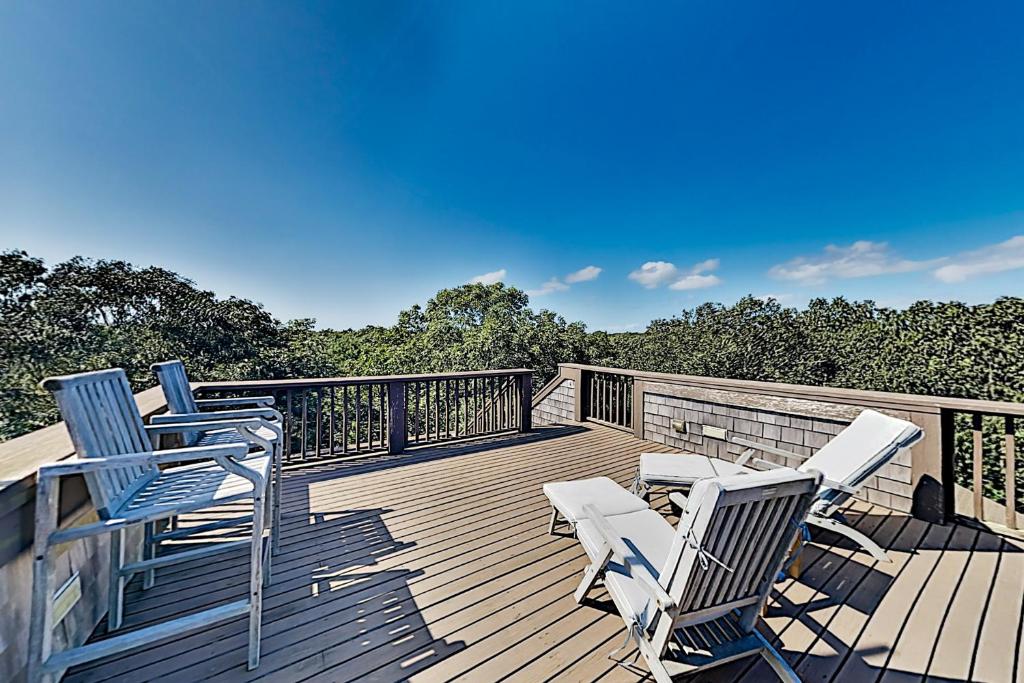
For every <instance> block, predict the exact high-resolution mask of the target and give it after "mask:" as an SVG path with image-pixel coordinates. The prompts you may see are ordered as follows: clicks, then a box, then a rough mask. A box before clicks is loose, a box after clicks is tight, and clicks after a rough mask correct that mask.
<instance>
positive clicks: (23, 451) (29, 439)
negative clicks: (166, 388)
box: [0, 386, 167, 513]
mask: <svg viewBox="0 0 1024 683" xmlns="http://www.w3.org/2000/svg"><path fill="white" fill-rule="evenodd" d="M135 402H136V403H137V404H138V406H139V412H140V413H142V416H143V417H149V416H150V415H153V414H154V413H157V412H160V411H162V410H163V409H164V408H165V407H166V406H167V402H166V401H165V400H164V392H163V391H161V390H160V387H158V386H157V387H152V388H151V389H146V390H145V391H143V392H140V393H138V394H135ZM74 452H75V448H74V446H72V445H71V437H69V436H68V430H67V428H66V427H65V426H64V423H63V422H58V423H57V424H53V425H50V426H49V427H43V428H42V429H37V430H35V431H34V432H29V433H28V434H22V435H21V436H17V437H15V438H13V439H10V440H9V441H5V442H3V443H0V491H3V490H4V489H7V488H9V487H11V486H14V485H15V484H17V483H18V482H20V481H23V480H25V479H27V478H29V477H32V478H34V477H35V474H36V471H37V470H38V469H39V466H40V465H45V464H47V463H51V462H56V461H58V460H63V459H65V458H70V457H71V456H72V455H74ZM2 512H3V510H2V509H0V513H2Z"/></svg>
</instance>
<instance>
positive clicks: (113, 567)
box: [107, 529, 124, 633]
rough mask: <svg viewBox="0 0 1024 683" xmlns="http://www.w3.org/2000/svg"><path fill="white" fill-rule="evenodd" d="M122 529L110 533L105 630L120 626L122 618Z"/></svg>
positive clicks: (109, 630) (110, 630)
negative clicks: (108, 585) (108, 582)
mask: <svg viewBox="0 0 1024 683" xmlns="http://www.w3.org/2000/svg"><path fill="white" fill-rule="evenodd" d="M122 567H124V529H118V530H117V531H113V532H111V533H110V588H109V591H110V592H109V595H108V596H107V632H108V633H110V632H113V631H116V630H117V629H119V628H121V622H122V620H123V618H124V574H122V573H121V568H122Z"/></svg>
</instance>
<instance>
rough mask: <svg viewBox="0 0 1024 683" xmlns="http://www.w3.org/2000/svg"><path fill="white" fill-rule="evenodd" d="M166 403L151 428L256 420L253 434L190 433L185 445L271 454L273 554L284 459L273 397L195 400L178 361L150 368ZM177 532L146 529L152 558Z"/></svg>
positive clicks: (281, 426)
mask: <svg viewBox="0 0 1024 683" xmlns="http://www.w3.org/2000/svg"><path fill="white" fill-rule="evenodd" d="M151 369H152V370H153V372H154V374H156V378H157V381H159V382H160V388H161V389H163V392H164V398H165V399H166V401H167V410H168V412H167V414H165V415H155V416H153V417H152V418H151V419H150V423H151V424H163V423H171V422H175V423H183V422H210V421H212V420H234V419H241V418H258V419H259V420H260V421H261V422H260V425H259V427H258V428H257V429H256V430H255V431H254V432H253V433H252V434H241V433H240V432H239V431H238V430H237V429H213V430H206V431H202V432H193V433H191V434H189V435H187V436H186V438H185V445H188V446H211V445H214V444H219V443H244V442H246V441H250V442H252V441H254V440H256V441H258V443H260V444H261V446H263V447H266V448H267V450H268V451H271V452H273V454H274V485H273V490H274V499H273V504H272V508H273V520H274V521H273V525H274V533H273V534H272V538H273V550H274V552H275V553H276V552H277V551H278V549H279V545H280V543H281V465H282V460H283V457H284V453H283V448H284V418H283V417H282V416H281V413H279V412H278V411H277V410H275V409H274V408H273V405H274V397H273V396H244V397H237V398H211V399H196V398H195V396H194V395H193V394H192V387H191V385H190V383H189V381H188V374H187V373H186V372H185V365H184V363H182V362H181V361H180V360H172V361H166V362H164V363H156V364H154V365H153V366H151ZM179 533H180V532H179V531H178V530H176V529H172V530H170V531H168V532H165V533H163V534H157V533H155V530H154V529H152V528H148V529H147V533H146V537H147V538H146V547H147V548H148V549H149V550H148V552H149V553H152V554H155V553H156V552H157V550H158V548H159V545H160V541H161V540H168V539H172V538H175V537H176V534H179ZM152 582H153V578H152V577H151V576H149V575H148V574H147V576H146V581H145V584H146V585H147V586H148V585H152Z"/></svg>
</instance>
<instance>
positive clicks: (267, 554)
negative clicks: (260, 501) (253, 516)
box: [263, 473, 276, 588]
mask: <svg viewBox="0 0 1024 683" xmlns="http://www.w3.org/2000/svg"><path fill="white" fill-rule="evenodd" d="M273 500H274V477H273V473H271V476H269V477H267V494H266V501H267V503H266V505H265V506H264V512H263V526H264V528H265V529H269V530H270V538H268V539H267V543H266V544H265V545H264V548H263V587H264V588H266V587H268V586H269V585H270V582H271V571H272V565H271V562H272V560H271V556H272V555H273V544H274V537H275V536H276V533H275V529H274V522H273V519H274V506H273V503H272V502H271V501H273Z"/></svg>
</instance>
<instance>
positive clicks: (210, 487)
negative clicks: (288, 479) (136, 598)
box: [28, 369, 273, 683]
mask: <svg viewBox="0 0 1024 683" xmlns="http://www.w3.org/2000/svg"><path fill="white" fill-rule="evenodd" d="M42 386H43V387H44V388H46V389H48V390H50V391H51V392H53V395H54V397H55V398H56V400H57V405H58V407H59V408H60V412H61V415H62V416H63V418H64V422H65V424H66V426H67V429H68V432H69V434H70V436H71V440H72V443H73V444H74V447H75V454H76V456H77V457H76V458H74V459H70V460H65V461H62V462H58V463H55V464H52V465H45V466H43V467H41V468H40V469H39V473H38V479H37V488H36V513H35V545H34V547H33V556H34V564H33V587H32V612H31V615H32V616H31V626H30V631H29V662H28V671H29V680H30V682H31V683H35V682H36V681H50V680H54V679H55V678H56V677H57V676H59V675H60V673H61V672H62V671H63V670H65V669H67V668H68V667H70V666H74V665H76V664H81V663H83V662H88V661H92V660H94V659H98V658H101V657H106V656H109V655H112V654H115V653H118V652H122V651H125V650H129V649H131V648H134V647H137V646H140V645H143V644H146V643H151V642H154V641H157V640H161V639H163V638H167V637H169V636H172V635H177V634H181V633H187V632H189V631H193V630H196V629H200V628H204V627H206V626H209V625H210V624H214V623H217V622H221V621H225V620H228V619H234V618H237V617H240V616H245V615H248V618H249V655H248V666H249V668H250V669H254V668H256V666H257V665H258V664H259V655H260V649H259V648H260V617H261V610H262V599H263V587H264V585H265V584H266V583H269V577H270V574H269V566H268V565H269V559H270V539H269V536H268V535H269V533H270V526H271V525H270V523H269V522H270V520H269V507H268V503H269V501H270V500H271V498H272V492H271V487H272V485H273V484H272V482H273V478H272V476H271V474H272V463H273V456H272V454H271V453H270V452H268V451H259V452H254V453H250V452H249V450H250V445H251V443H248V442H244V441H243V442H239V443H226V444H214V445H205V446H191V447H187V448H179V449H173V450H154V448H153V447H152V440H153V439H154V438H156V437H158V436H160V435H164V434H185V435H189V434H193V433H195V432H197V431H198V432H206V431H207V430H221V429H232V430H236V431H237V432H239V433H243V434H246V435H252V434H253V433H254V432H255V431H256V429H258V428H259V427H260V426H261V420H260V419H259V418H235V419H226V420H218V421H214V422H210V423H203V424H200V425H197V424H195V423H184V424H182V423H166V424H160V425H150V426H146V425H144V424H143V421H142V416H141V415H140V414H139V410H138V406H137V405H136V403H135V399H134V397H133V396H132V392H131V388H130V386H129V385H128V380H127V377H126V376H125V374H124V371H123V370H120V369H113V370H101V371H98V372H87V373H82V374H79V375H70V376H66V377H52V378H49V379H46V380H44V381H43V383H42ZM172 463H186V464H180V465H178V466H175V467H165V466H167V465H170V464H172ZM79 474H81V475H84V477H85V481H86V485H87V486H88V490H89V495H90V497H91V498H92V501H93V504H94V505H95V507H96V511H97V513H98V515H99V518H100V519H99V521H98V522H94V523H88V524H84V525H80V526H74V527H70V528H64V529H61V528H59V527H58V502H59V501H58V492H59V488H60V480H61V478H62V477H65V476H69V475H79ZM247 500H251V501H252V503H253V515H252V533H251V538H250V539H248V540H246V539H243V540H239V541H232V542H221V543H211V544H206V545H203V546H202V547H199V548H196V549H192V550H186V551H182V552H178V553H173V554H168V555H165V556H162V557H144V558H143V559H141V560H138V561H126V553H125V550H126V547H125V531H126V530H127V529H128V528H129V527H131V526H133V525H139V524H147V523H150V522H155V521H157V520H161V519H168V518H171V517H175V516H177V515H179V514H182V513H186V512H194V511H198V510H203V509H209V508H216V507H219V506H222V505H225V504H228V503H234V502H238V501H247ZM233 521H234V522H237V518H236V519H235V520H233ZM200 528H201V527H195V528H194V529H200ZM103 534H109V535H110V579H109V584H110V593H109V604H108V608H109V611H108V614H107V624H108V630H110V631H114V630H116V629H118V628H119V627H120V626H121V622H122V616H123V604H124V603H123V595H124V587H125V584H126V583H127V582H128V581H129V580H130V579H131V577H132V576H133V575H134V574H135V573H137V572H146V571H150V570H153V569H156V568H159V567H167V566H170V565H174V564H179V563H181V562H189V561H195V560H199V559H203V558H206V557H210V556H213V555H216V554H219V553H223V552H227V551H231V550H235V549H238V548H241V547H249V555H250V557H249V565H250V568H249V588H248V594H247V596H246V597H245V598H243V599H240V600H237V601H235V602H231V603H228V604H224V605H220V606H218V607H214V608H211V609H207V610H204V611H202V612H199V613H196V614H191V615H188V616H185V617H179V618H176V619H173V620H170V621H166V622H163V623H159V624H155V625H151V626H147V627H144V628H141V629H138V630H134V631H130V632H126V633H124V634H121V635H116V636H112V637H109V638H107V639H105V640H101V641H98V642H95V643H91V644H87V645H83V646H81V647H76V648H71V649H67V650H64V651H62V652H58V653H54V652H53V651H52V650H53V627H54V623H53V598H54V582H55V573H54V566H53V562H54V560H55V558H54V557H53V548H54V547H55V546H57V545H59V544H61V543H67V542H70V541H74V540H77V539H81V538H87V537H90V536H98V535H103ZM182 535H184V534H182ZM265 568H266V570H267V571H266V572H265Z"/></svg>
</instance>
